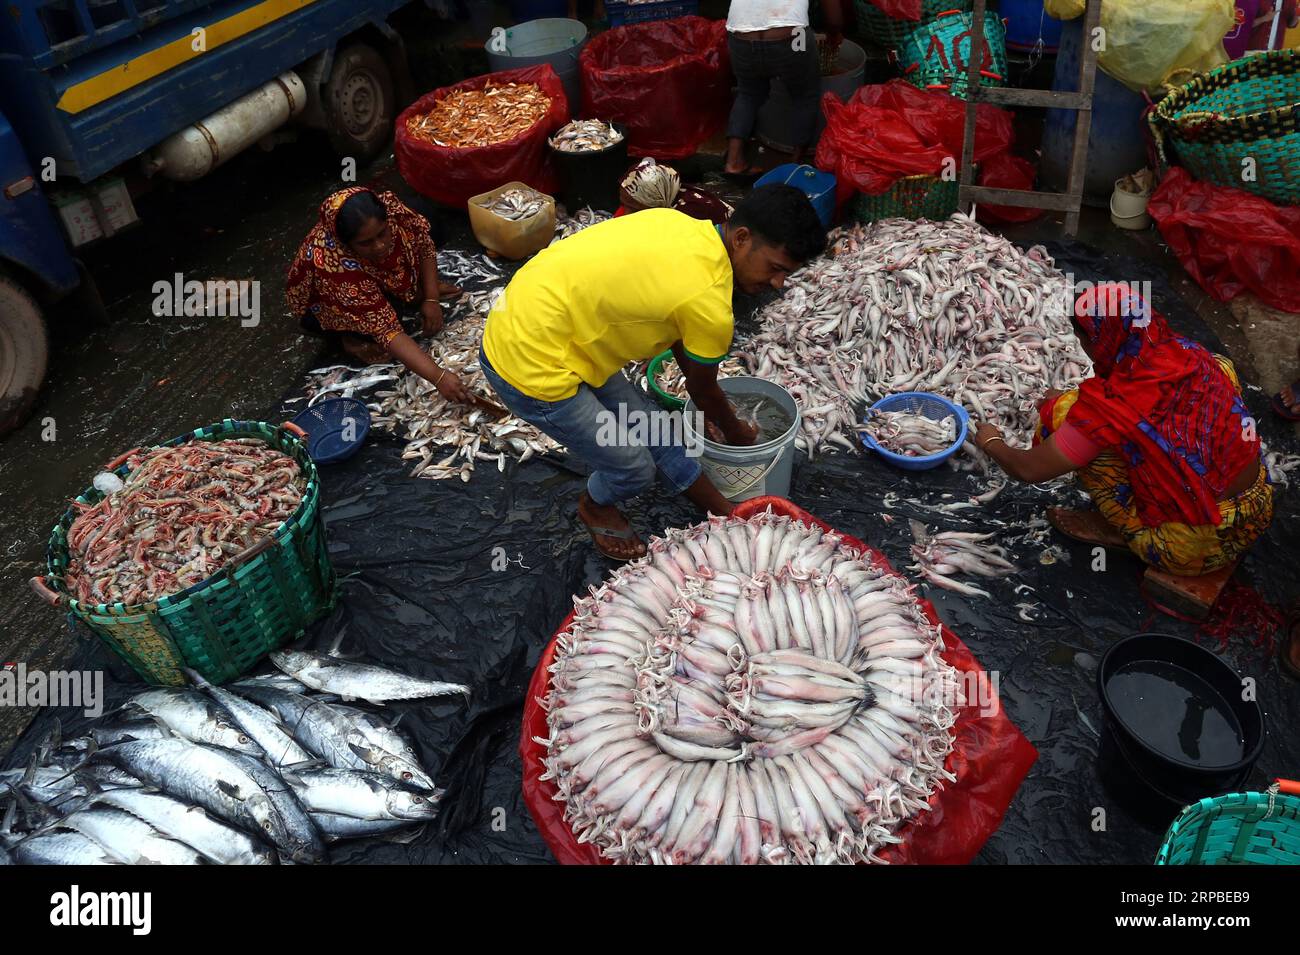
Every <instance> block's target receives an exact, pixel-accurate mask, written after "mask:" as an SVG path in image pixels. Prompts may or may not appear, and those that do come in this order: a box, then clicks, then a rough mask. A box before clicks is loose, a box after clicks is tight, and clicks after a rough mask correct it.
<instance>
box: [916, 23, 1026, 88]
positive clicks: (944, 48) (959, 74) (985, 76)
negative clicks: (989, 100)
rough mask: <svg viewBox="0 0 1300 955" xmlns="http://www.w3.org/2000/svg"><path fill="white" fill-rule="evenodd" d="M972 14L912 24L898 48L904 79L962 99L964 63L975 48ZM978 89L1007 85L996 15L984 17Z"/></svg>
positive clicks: (1003, 39)
mask: <svg viewBox="0 0 1300 955" xmlns="http://www.w3.org/2000/svg"><path fill="white" fill-rule="evenodd" d="M974 22H975V14H974V13H965V12H961V11H950V12H947V13H941V14H939V16H937V17H935V18H933V19H931V20H926V21H923V22H922V23H919V24H915V25H914V26H913V28H912V29H911V30H909V31H908V33H907V36H906V37H905V38H904V39H903V42H902V44H901V45H900V46H899V48H898V65H899V67H900V68H901V69H902V71H903V76H904V78H905V79H906V80H907V81H908V82H909V83H911V84H912V85H913V86H917V87H920V88H921V89H931V90H943V91H946V92H950V93H951V94H952V95H953V96H956V97H958V98H959V99H966V98H967V93H966V88H967V86H968V85H969V83H968V74H967V63H968V62H969V60H970V57H971V48H972V47H973V46H974V45H975V42H974V35H973V32H972V25H973V24H974ZM984 45H985V49H986V52H987V54H988V56H987V59H985V60H984V61H983V62H981V64H980V66H981V68H980V85H981V86H1006V85H1007V28H1006V25H1005V24H1004V23H1003V22H1002V20H1001V19H1000V18H999V17H998V15H997V14H996V13H985V14H984Z"/></svg>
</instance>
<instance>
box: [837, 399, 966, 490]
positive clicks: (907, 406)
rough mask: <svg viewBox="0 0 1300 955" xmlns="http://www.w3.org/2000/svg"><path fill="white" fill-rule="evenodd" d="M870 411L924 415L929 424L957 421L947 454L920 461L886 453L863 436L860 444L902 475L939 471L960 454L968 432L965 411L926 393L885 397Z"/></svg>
mask: <svg viewBox="0 0 1300 955" xmlns="http://www.w3.org/2000/svg"><path fill="white" fill-rule="evenodd" d="M870 410H872V411H907V412H910V413H912V414H923V415H925V416H926V417H927V418H929V419H930V420H931V421H942V420H943V419H944V418H956V419H957V440H956V441H954V442H953V445H952V447H951V448H949V449H948V450H946V451H939V452H938V453H936V454H925V455H921V456H919V457H909V456H908V455H906V454H895V453H894V452H893V451H886V450H885V449H884V448H882V447H881V446H880V445H878V444H876V442H875V441H873V440H872V439H871V437H870V435H865V434H864V435H862V443H863V444H865V445H866V446H867V448H868V449H869V450H871V451H875V452H876V453H877V454H878V455H880V456H881V457H882V458H884V459H885V460H886V461H888V462H889V463H890V464H892V465H894V466H895V467H899V468H902V469H903V470H904V471H928V470H930V468H935V467H938V466H939V465H940V464H942V463H943V462H944V461H947V460H948V459H949V458H950V457H952V456H953V455H954V454H956V453H957V452H958V451H960V450H961V446H962V445H963V444H965V443H966V432H967V431H968V430H970V415H968V414H967V413H966V409H965V408H963V407H962V406H961V405H958V404H954V403H953V402H951V401H949V400H948V399H947V398H944V397H942V396H941V395H933V394H931V393H930V392H928V391H905V392H903V393H901V394H897V395H888V396H886V397H884V398H881V399H880V400H879V401H877V402H876V403H875V404H874V405H872V406H871V409H870Z"/></svg>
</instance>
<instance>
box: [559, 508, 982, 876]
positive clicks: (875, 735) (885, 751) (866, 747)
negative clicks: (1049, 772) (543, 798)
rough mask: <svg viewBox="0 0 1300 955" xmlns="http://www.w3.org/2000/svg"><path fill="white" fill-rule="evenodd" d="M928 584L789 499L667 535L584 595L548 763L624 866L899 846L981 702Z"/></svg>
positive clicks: (808, 856)
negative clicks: (961, 672)
mask: <svg viewBox="0 0 1300 955" xmlns="http://www.w3.org/2000/svg"><path fill="white" fill-rule="evenodd" d="M942 650H943V642H942V637H941V631H940V630H939V628H938V627H935V626H934V625H932V624H931V623H930V622H929V620H927V619H926V618H925V616H924V615H923V614H922V613H921V611H920V608H919V605H918V603H917V601H916V599H915V598H914V597H913V596H912V587H911V586H910V585H909V584H908V583H907V582H906V581H905V580H904V579H903V578H901V577H899V576H897V575H894V574H892V573H888V572H886V571H885V570H884V569H882V568H881V567H878V566H875V565H874V564H872V563H871V562H870V561H869V560H868V559H867V558H866V555H864V554H862V553H860V552H859V551H857V550H856V549H854V548H852V547H849V546H848V545H846V544H845V542H844V540H843V538H841V537H840V536H839V535H837V534H835V533H834V532H829V531H823V530H822V529H821V528H820V527H816V526H809V525H806V524H803V523H801V522H798V521H794V520H791V519H790V518H788V517H785V516H778V515H774V514H772V513H771V512H770V511H768V512H764V513H761V514H757V515H755V516H754V517H752V518H750V519H748V520H740V519H735V518H731V519H725V520H724V519H721V518H714V519H711V520H710V521H708V522H707V523H703V524H699V525H696V526H694V527H691V528H687V529H685V530H674V531H670V532H669V533H668V535H667V536H666V537H664V538H655V539H653V540H652V541H651V542H650V544H649V548H648V553H647V555H646V556H645V557H644V558H642V559H641V560H638V561H634V562H632V563H629V564H627V565H625V566H624V567H622V568H620V569H619V570H618V571H617V572H615V573H614V574H613V576H612V577H611V578H610V579H609V580H608V581H607V582H606V583H605V584H604V585H603V586H602V587H600V588H599V589H593V591H592V594H591V596H590V597H588V598H584V599H581V600H578V601H577V602H576V604H575V617H574V622H573V624H572V626H571V627H570V628H569V630H568V631H566V632H565V633H564V634H561V635H560V637H559V638H558V641H557V648H556V653H555V661H554V663H553V664H552V666H551V680H550V690H549V693H548V695H547V697H546V699H545V701H544V704H545V707H546V710H547V725H548V728H549V730H550V735H549V737H548V738H546V739H539V740H538V741H537V742H538V743H540V744H543V745H545V746H546V748H547V755H546V757H545V759H544V764H545V767H546V771H545V773H544V774H543V775H542V777H541V778H542V779H544V780H550V781H552V783H553V785H554V786H555V789H556V794H555V797H554V798H555V799H557V800H558V801H561V802H563V803H564V804H565V808H564V818H565V820H566V822H568V823H569V824H570V825H571V826H572V828H573V831H574V833H575V835H576V836H577V838H578V839H579V841H582V842H590V843H592V844H593V845H595V846H596V847H597V848H598V849H599V851H600V852H601V854H602V855H603V856H605V857H606V858H608V859H610V860H612V861H614V862H619V863H674V864H686V863H704V864H709V863H713V864H725V863H739V864H756V863H855V862H872V861H880V857H879V854H878V853H879V851H880V849H881V848H882V847H884V846H887V845H889V844H890V843H896V842H899V841H900V839H899V837H898V836H897V834H896V833H897V831H898V829H899V827H900V826H902V825H903V824H904V823H905V822H906V821H907V820H908V819H910V818H911V817H912V816H914V815H915V814H916V813H917V812H920V811H924V810H925V809H927V808H928V800H929V798H930V796H931V794H932V793H933V792H934V790H935V788H936V787H938V786H940V785H942V784H943V782H944V781H945V780H946V781H953V780H954V778H955V777H954V776H953V775H952V774H950V773H949V772H948V771H947V770H946V769H945V768H944V761H945V759H946V757H947V755H948V753H949V752H950V751H951V750H952V746H953V729H952V727H953V724H954V723H955V720H956V715H955V711H956V710H957V709H958V708H959V707H960V706H961V705H962V703H963V699H962V693H961V689H960V686H959V681H958V677H957V671H956V670H955V669H954V668H953V667H952V666H950V665H949V664H948V663H946V662H945V661H944V660H943V659H942V657H941V656H940V653H941V651H942Z"/></svg>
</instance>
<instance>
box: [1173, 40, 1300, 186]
mask: <svg viewBox="0 0 1300 955" xmlns="http://www.w3.org/2000/svg"><path fill="white" fill-rule="evenodd" d="M1148 122H1149V123H1150V125H1151V132H1152V135H1153V136H1154V137H1155V141H1156V149H1157V151H1158V152H1159V154H1160V163H1161V165H1162V166H1164V167H1167V166H1169V165H1171V164H1173V163H1175V162H1178V163H1181V164H1182V165H1183V166H1186V167H1187V170H1188V172H1190V173H1191V174H1192V175H1193V176H1195V177H1196V178H1197V179H1203V180H1205V181H1207V182H1211V183H1214V184H1215V185H1218V186H1230V187H1232V188H1234V189H1244V190H1246V191H1247V192H1252V193H1254V194H1256V195H1259V196H1263V197H1264V198H1265V199H1269V200H1271V201H1273V202H1277V203H1281V204H1283V205H1297V204H1300V50H1295V49H1292V50H1273V51H1271V52H1268V53H1254V54H1251V55H1250V56H1248V57H1246V58H1244V59H1241V60H1234V61H1232V62H1231V63H1228V64H1225V65H1224V66H1221V67H1218V68H1217V69H1214V70H1211V71H1210V72H1209V73H1206V74H1204V75H1201V76H1198V77H1196V78H1195V79H1193V80H1192V81H1191V82H1189V83H1187V84H1185V85H1183V86H1180V87H1179V88H1178V89H1176V90H1174V91H1173V92H1171V93H1170V94H1169V95H1168V96H1166V97H1165V98H1164V99H1163V100H1161V101H1160V103H1159V104H1158V105H1157V106H1156V108H1155V109H1154V110H1152V111H1151V115H1150V117H1149V118H1148ZM1246 160H1253V161H1254V162H1253V167H1254V173H1255V176H1254V181H1250V180H1247V179H1243V178H1242V176H1243V170H1244V169H1246V168H1247V166H1246V165H1243V163H1244V162H1245V161H1246Z"/></svg>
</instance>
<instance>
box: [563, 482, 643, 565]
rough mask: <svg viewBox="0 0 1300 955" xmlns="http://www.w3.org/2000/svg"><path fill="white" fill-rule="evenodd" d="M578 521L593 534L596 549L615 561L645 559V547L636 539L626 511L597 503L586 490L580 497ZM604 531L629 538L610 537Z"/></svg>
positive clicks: (592, 538)
mask: <svg viewBox="0 0 1300 955" xmlns="http://www.w3.org/2000/svg"><path fill="white" fill-rule="evenodd" d="M578 519H579V520H580V521H582V523H583V524H585V525H586V527H587V530H588V531H589V532H590V533H591V540H592V542H593V543H594V544H595V545H596V550H598V551H600V552H601V553H602V554H604V555H605V556H606V557H609V558H610V559H612V560H636V559H637V558H638V557H644V556H645V544H644V543H642V541H641V539H640V538H639V537H637V536H636V532H635V531H633V530H632V525H631V524H629V523H628V522H627V518H626V517H624V516H623V512H622V511H620V510H619V509H618V508H617V507H613V506H612V505H603V504H597V503H596V502H595V501H593V500H592V499H591V495H590V494H588V493H587V492H586V491H583V492H582V495H581V496H580V497H579V498H578ZM601 530H606V531H616V532H619V533H625V534H627V535H629V536H627V537H611V536H610V535H609V534H603V533H600V531H601Z"/></svg>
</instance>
